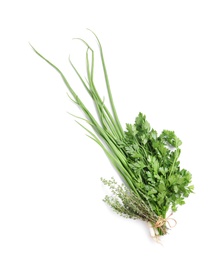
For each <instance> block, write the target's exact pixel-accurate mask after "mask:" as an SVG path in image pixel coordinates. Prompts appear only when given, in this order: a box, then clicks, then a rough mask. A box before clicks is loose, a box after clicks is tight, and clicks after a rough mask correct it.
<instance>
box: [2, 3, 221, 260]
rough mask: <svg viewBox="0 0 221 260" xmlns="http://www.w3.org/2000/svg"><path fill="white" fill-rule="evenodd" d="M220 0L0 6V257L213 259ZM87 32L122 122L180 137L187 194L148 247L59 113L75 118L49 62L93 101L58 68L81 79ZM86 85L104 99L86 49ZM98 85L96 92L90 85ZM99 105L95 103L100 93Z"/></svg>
mask: <svg viewBox="0 0 221 260" xmlns="http://www.w3.org/2000/svg"><path fill="white" fill-rule="evenodd" d="M220 13H221V3H220V1H213V0H209V1H203V0H201V1H195V0H190V1H189V0H186V1H179V0H175V1H170V0H163V1H157V0H156V1H147V0H146V1H141V0H137V1H129V0H127V1H123V0H119V1H113V0H112V1H104V0H103V1H98V0H94V1H89V0H81V1H76V0H71V1H68V0H62V1H56V0H54V1H47V0H44V1H42V0H38V1H32V0H30V1H25V0H21V1H13V0H12V1H10V0H8V1H2V2H1V4H0V26H1V30H0V47H1V48H0V75H1V76H0V124H1V126H0V161H1V163H0V259H1V260H9V259H10V260H12V259H13V260H17V259H22V260H26V259H28V260H30V259H31V260H34V259H41V260H44V259H45V260H46V259H47V260H49V259H53V260H57V259H59V260H60V259H62V260H63V259H65V260H69V259H79V260H81V259H107V260H109V259H129V260H130V259H155V260H158V259H164V260H167V259H168V260H174V259H180V260H183V259H201V258H202V257H205V259H208V258H210V259H214V260H216V259H221V253H220V248H219V247H220V243H219V241H220V232H221V228H220V213H219V210H220V180H221V178H220V174H221V172H220V147H221V141H220V133H221V124H220V111H221V105H220V92H219V89H220V85H221V76H220V75H221V74H220V72H221V35H220V29H221V16H220ZM86 28H91V29H92V30H94V31H95V32H96V33H97V35H98V36H99V37H100V40H101V42H102V44H103V48H104V52H105V59H106V64H107V68H108V71H109V78H110V82H111V87H112V92H113V96H114V100H115V104H116V107H117V110H118V114H119V117H120V119H121V121H122V123H123V125H125V123H126V122H128V123H129V122H131V123H132V122H133V121H134V118H135V116H136V115H137V114H138V112H140V111H141V112H143V113H145V114H146V115H147V118H148V120H149V122H150V123H151V125H152V126H153V127H154V128H155V129H156V130H158V132H160V131H161V130H162V129H171V130H174V131H175V132H176V134H177V135H178V136H179V137H180V139H181V140H182V141H183V145H182V155H181V164H182V166H183V167H185V168H187V169H188V170H190V171H191V173H192V174H193V183H194V185H195V187H196V188H195V192H196V193H195V194H194V195H191V196H190V197H189V199H188V200H187V203H186V205H184V206H183V207H181V208H179V210H178V212H177V213H176V214H174V217H175V218H176V220H177V221H178V224H177V226H176V227H175V228H174V229H173V230H171V232H170V234H169V235H168V236H166V237H165V238H164V239H163V246H161V245H159V244H156V243H154V242H153V241H152V240H151V239H150V236H149V231H148V229H147V226H146V224H145V223H142V222H139V221H133V220H126V219H123V218H121V217H119V216H118V215H116V214H115V213H113V212H112V211H111V210H110V209H109V208H108V207H107V206H106V205H105V204H104V203H103V202H102V198H103V197H104V196H105V194H106V193H107V190H106V189H105V188H104V187H103V186H102V184H101V182H100V177H106V178H110V177H111V176H114V177H115V178H116V179H118V178H117V173H116V172H115V171H114V169H113V168H112V167H111V165H110V163H109V161H108V160H107V159H106V157H105V155H104V154H103V152H102V151H101V149H100V148H99V147H98V146H97V145H96V144H95V143H93V142H92V141H91V140H90V139H88V138H87V137H86V136H85V131H84V130H83V129H81V128H80V127H79V126H78V125H77V124H76V123H75V122H74V118H73V117H71V116H70V115H69V114H68V113H67V112H71V113H74V114H77V115H80V116H81V112H80V111H79V110H78V109H77V108H76V107H75V106H74V104H72V103H71V102H70V100H69V99H68V97H67V95H66V91H67V90H66V88H65V86H64V84H63V82H62V80H61V78H60V77H59V75H58V74H57V73H56V72H55V71H54V70H53V69H52V68H51V67H50V66H48V65H47V64H46V63H44V62H43V61H42V60H41V59H40V58H39V57H37V56H36V55H35V54H34V52H33V51H32V50H31V48H30V46H29V44H28V42H31V43H32V44H33V45H34V46H35V47H36V48H37V49H38V50H39V51H40V52H41V53H42V54H44V55H45V56H47V57H48V58H49V59H50V60H51V61H53V62H54V63H55V64H56V65H58V66H59V67H60V68H61V69H62V70H63V71H64V73H65V74H66V75H67V78H68V79H69V80H70V82H71V84H72V87H73V88H74V89H75V90H76V92H77V93H78V94H79V96H81V97H83V99H84V100H85V102H86V103H87V104H88V106H89V107H90V108H91V109H92V108H93V106H92V105H91V103H90V102H89V99H88V98H87V97H86V94H85V92H84V89H83V87H82V86H81V84H80V82H79V81H78V80H77V77H76V75H74V73H73V71H72V70H71V68H70V66H69V65H68V55H69V53H71V54H72V59H73V62H74V64H76V65H77V66H78V68H79V70H80V71H81V72H82V73H83V75H85V70H84V68H85V67H84V66H85V65H84V61H85V56H84V55H85V47H84V46H82V45H81V44H80V43H79V42H76V41H72V38H73V37H83V38H85V39H87V40H88V41H89V42H90V43H91V45H92V46H93V48H94V49H95V51H96V55H97V54H98V50H97V44H96V41H95V39H94V38H93V37H92V35H91V34H90V33H89V32H88V31H87V30H86ZM96 61H97V62H96V68H95V73H96V82H97V85H98V87H99V89H100V90H101V93H102V95H105V96H106V92H105V88H104V82H103V78H102V73H101V67H100V63H99V59H98V55H97V56H96ZM102 91H103V92H102ZM106 100H107V99H106Z"/></svg>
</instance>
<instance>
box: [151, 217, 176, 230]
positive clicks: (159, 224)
mask: <svg viewBox="0 0 221 260" xmlns="http://www.w3.org/2000/svg"><path fill="white" fill-rule="evenodd" d="M172 215H173V213H171V214H170V215H169V216H168V217H167V218H163V217H161V216H159V217H158V220H157V222H156V223H155V225H154V227H155V228H161V230H162V231H163V232H164V233H166V230H165V229H166V228H164V225H165V224H168V226H169V228H174V227H175V226H176V224H177V221H176V220H175V219H174V218H171V216H172ZM171 221H173V222H174V224H173V225H171Z"/></svg>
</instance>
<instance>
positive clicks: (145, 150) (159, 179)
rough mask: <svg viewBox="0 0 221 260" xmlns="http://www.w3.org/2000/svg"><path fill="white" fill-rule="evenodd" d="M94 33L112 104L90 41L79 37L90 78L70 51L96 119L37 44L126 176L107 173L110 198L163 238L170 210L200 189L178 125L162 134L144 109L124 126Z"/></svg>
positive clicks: (111, 203) (107, 199) (94, 135)
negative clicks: (185, 163)
mask: <svg viewBox="0 0 221 260" xmlns="http://www.w3.org/2000/svg"><path fill="white" fill-rule="evenodd" d="M92 33H93V32H92ZM93 34H94V33H93ZM94 36H95V37H96V39H97V42H98V46H99V52H100V57H101V63H102V68H103V74H104V78H105V82H106V87H107V93H108V97H109V101H110V108H111V109H109V108H108V107H107V106H106V104H105V103H104V101H103V99H102V98H101V96H100V95H99V93H98V91H97V88H96V86H95V82H94V51H93V49H92V48H91V47H90V46H89V44H88V43H87V42H86V41H84V40H83V39H79V40H81V41H82V42H83V43H84V44H85V45H86V48H87V50H86V72H87V79H86V80H84V79H83V77H82V76H81V75H80V73H79V72H78V70H77V69H76V67H75V66H74V65H73V63H72V61H71V59H70V57H69V62H70V65H71V67H72V68H73V70H74V72H75V73H76V74H77V76H78V77H79V79H80V81H81V83H82V85H83V86H84V88H85V89H86V91H87V93H88V94H89V96H90V97H91V99H92V100H93V102H94V104H95V107H96V112H97V115H98V118H99V120H96V119H95V117H94V115H93V114H92V113H91V112H90V111H89V109H88V108H87V106H86V105H85V104H84V103H83V102H82V100H81V99H80V98H79V96H78V95H77V94H76V92H75V91H74V89H73V88H72V87H71V86H70V84H69V82H68V80H67V79H66V77H65V76H64V74H63V73H62V72H61V70H60V69H59V68H58V67H56V66H55V65H54V64H53V63H51V62H50V61H49V60H47V59H46V58H45V57H44V56H42V55H41V54H40V53H39V52H38V51H37V50H36V49H35V48H34V47H33V46H31V47H32V48H33V50H34V51H35V53H36V54H37V55H38V56H40V57H41V58H42V59H43V60H45V61H46V62H47V63H48V64H49V65H51V66H52V67H53V68H54V69H55V70H56V71H57V72H58V73H59V74H60V76H61V78H62V79H63V81H64V83H65V85H66V87H67V88H68V90H69V93H70V98H71V100H72V101H73V102H74V103H75V104H76V105H77V106H79V107H80V109H81V110H82V111H83V113H84V116H85V118H81V117H77V118H78V119H79V120H83V121H84V122H86V123H87V124H88V126H89V127H90V128H91V129H90V128H88V127H85V126H84V125H83V124H82V123H81V122H79V121H77V123H78V124H79V125H80V126H82V127H83V128H84V129H85V130H86V131H87V132H88V136H89V137H90V138H91V139H93V140H94V141H95V142H96V143H97V144H98V145H99V146H100V147H101V148H102V149H103V151H104V152H105V154H106V155H107V157H108V158H109V160H110V161H111V163H112V164H113V166H114V167H115V169H116V170H117V172H118V173H119V175H120V177H121V178H122V179H123V184H121V185H119V184H117V182H116V181H115V180H114V178H111V179H110V180H105V179H103V178H102V179H101V180H102V181H103V183H104V184H105V185H107V186H109V188H110V190H111V192H112V195H111V196H106V197H105V198H104V201H105V202H106V203H107V204H108V205H109V206H110V207H111V208H112V209H113V210H114V211H115V212H117V213H118V214H120V215H121V216H123V217H126V218H132V219H141V220H143V221H145V222H147V223H148V224H149V226H150V230H151V235H152V236H153V237H155V238H158V237H159V236H162V235H165V234H167V233H168V229H169V227H171V226H170V223H169V220H171V218H170V216H171V214H170V215H169V216H168V213H169V212H171V213H173V212H175V211H176V210H177V207H178V206H179V205H183V204H184V203H185V198H186V197H188V196H189V194H190V193H192V192H193V189H194V187H193V185H191V174H190V172H189V171H187V170H185V169H181V168H180V162H179V156H180V152H181V150H180V146H181V144H182V142H181V140H180V139H179V138H178V137H177V136H176V135H175V133H174V132H173V131H168V130H164V131H162V133H161V134H160V135H158V133H157V131H156V130H154V129H153V128H151V126H150V124H149V122H148V121H147V120H146V116H145V115H144V114H142V113H139V114H138V116H137V117H136V119H135V122H134V123H133V124H126V130H125V131H124V130H123V127H122V125H121V123H120V120H119V118H118V116H117V112H116V108H115V105H114V101H113V97H112V93H111V88H110V84H109V79H108V74H107V70H106V65H105V61H104V55H103V50H102V46H101V43H100V41H99V39H98V37H97V36H96V35H95V34H94ZM89 129H90V130H89ZM173 220H174V219H173ZM174 221H175V220H174Z"/></svg>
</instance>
